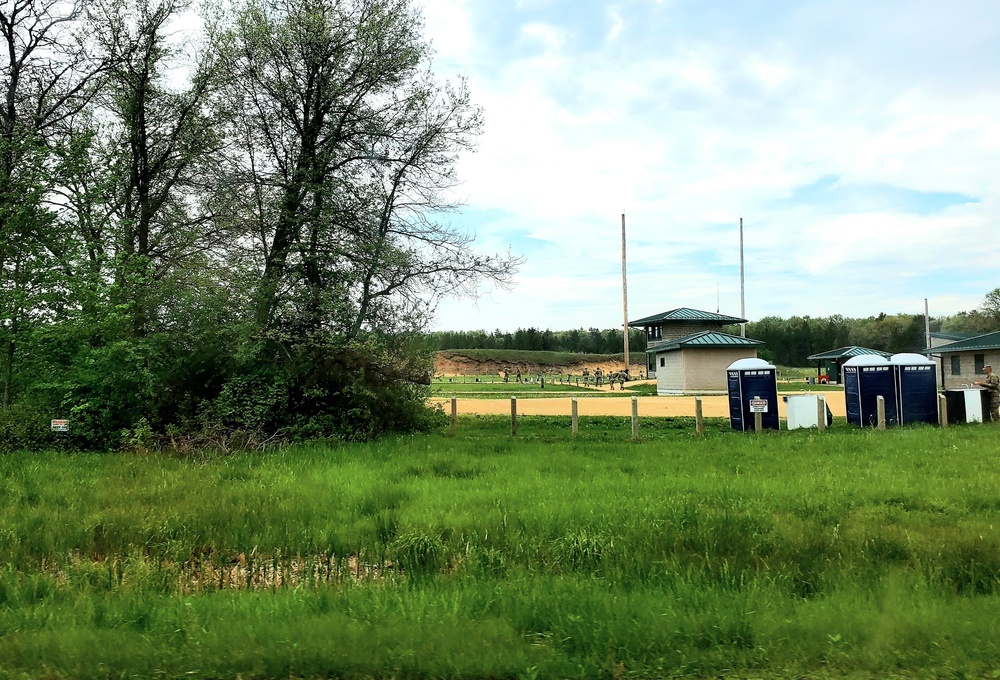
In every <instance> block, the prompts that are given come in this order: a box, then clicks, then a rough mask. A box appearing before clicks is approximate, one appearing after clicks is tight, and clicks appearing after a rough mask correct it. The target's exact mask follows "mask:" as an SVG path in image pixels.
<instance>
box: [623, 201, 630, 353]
mask: <svg viewBox="0 0 1000 680" xmlns="http://www.w3.org/2000/svg"><path fill="white" fill-rule="evenodd" d="M622 315H623V316H624V323H623V324H622V330H623V333H622V335H624V337H625V371H626V372H628V368H629V356H628V286H627V284H626V278H625V213H622Z"/></svg>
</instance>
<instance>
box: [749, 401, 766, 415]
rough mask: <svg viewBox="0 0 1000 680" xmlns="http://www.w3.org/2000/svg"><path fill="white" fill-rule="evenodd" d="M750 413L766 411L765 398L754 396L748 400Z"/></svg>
mask: <svg viewBox="0 0 1000 680" xmlns="http://www.w3.org/2000/svg"><path fill="white" fill-rule="evenodd" d="M750 413H767V399H761V398H760V397H754V398H753V399H751V400H750Z"/></svg>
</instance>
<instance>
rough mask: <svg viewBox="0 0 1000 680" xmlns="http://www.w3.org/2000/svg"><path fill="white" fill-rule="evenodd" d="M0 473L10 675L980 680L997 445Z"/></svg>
mask: <svg viewBox="0 0 1000 680" xmlns="http://www.w3.org/2000/svg"><path fill="white" fill-rule="evenodd" d="M582 422H583V426H582V428H581V435H580V436H579V437H578V438H576V439H575V440H574V439H571V438H570V437H569V436H568V430H569V422H568V418H523V419H522V421H521V427H520V432H521V433H522V436H520V437H518V438H511V437H510V436H509V435H508V434H507V430H506V428H507V423H506V422H505V420H504V419H503V418H463V419H461V421H460V426H459V429H458V432H457V434H455V435H453V436H449V435H446V434H440V435H421V436H413V437H396V438H392V439H387V440H384V441H381V442H377V443H372V444H363V445H362V444H359V445H335V446H334V445H331V446H327V445H313V446H306V447H297V448H292V449H285V450H281V451H278V452H275V453H268V454H258V453H245V454H237V455H231V456H226V457H215V458H207V459H201V460H190V459H179V458H173V457H169V456H166V455H144V456H137V455H126V454H109V455H75V456H70V455H65V454H57V453H42V454H27V453H25V454H16V455H10V456H6V457H3V458H0V564H2V565H5V566H4V567H2V568H0V650H3V653H0V677H19V676H20V675H21V674H28V675H44V676H46V677H107V676H108V675H118V674H133V675H140V676H151V675H155V674H163V675H166V676H168V677H176V676H181V675H185V674H190V675H191V676H193V677H232V676H235V675H237V674H242V675H243V676H244V677H247V676H251V677H253V676H256V677H272V676H277V675H281V676H283V677H289V676H291V677H315V676H329V675H342V676H356V677H390V676H391V677H423V676H433V677H442V676H448V677H464V676H476V677H482V676H491V677H533V676H534V677H568V676H574V677H575V676H580V677H604V676H624V675H628V674H632V675H642V676H663V675H674V674H681V675H684V674H686V675H694V676H702V675H723V676H725V675H728V674H731V675H734V676H745V675H747V674H757V675H787V676H789V677H792V676H801V675H809V674H817V675H822V674H824V673H828V672H830V670H831V669H833V670H834V671H835V672H836V673H837V674H847V675H851V674H856V675H860V676H864V675H867V676H884V675H889V674H894V673H899V674H903V675H915V676H919V675H924V676H927V677H939V676H943V675H954V676H956V677H957V676H959V675H961V674H965V675H980V676H981V675H987V674H989V673H992V672H994V671H995V670H998V669H1000V662H998V659H1000V643H998V641H997V640H996V636H995V634H994V631H995V630H996V627H997V624H998V623H1000V615H998V614H997V612H998V611H1000V610H998V608H997V605H998V604H1000V534H998V529H1000V500H998V498H997V496H996V489H997V488H998V482H1000V472H998V468H997V466H996V464H995V458H996V454H995V450H996V444H995V439H996V437H995V430H994V429H992V428H990V427H987V426H968V427H953V428H950V429H948V430H939V429H936V428H929V427H917V428H902V429H896V430H892V431H889V432H884V433H883V432H877V431H869V430H864V431H861V430H852V429H847V428H843V427H839V428H834V429H833V430H831V431H828V432H827V433H824V434H822V435H821V434H818V433H815V432H813V433H809V432H807V431H795V432H783V433H766V434H763V435H752V434H751V435H744V434H742V433H733V432H729V431H727V429H726V427H725V423H723V422H713V423H712V426H711V427H710V428H709V432H708V434H707V435H706V436H704V437H696V436H694V435H693V434H692V430H693V427H692V426H691V423H690V422H689V421H687V420H686V419H676V420H666V419H665V420H660V421H649V423H648V424H646V423H644V425H643V430H642V432H643V437H644V438H643V440H641V441H639V442H635V443H633V442H629V441H628V433H629V422H628V419H627V418H589V419H584V420H583V421H582Z"/></svg>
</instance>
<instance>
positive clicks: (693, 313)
mask: <svg viewBox="0 0 1000 680" xmlns="http://www.w3.org/2000/svg"><path fill="white" fill-rule="evenodd" d="M692 321H696V322H699V321H700V322H707V323H717V324H728V323H745V322H746V319H740V318H737V317H735V316H727V315H725V314H716V313H715V312H703V311H701V310H700V309H691V308H690V307H679V308H677V309H671V310H670V311H669V312H663V313H662V314H654V315H653V316H647V317H645V318H643V319H638V320H636V321H629V322H628V325H629V326H655V325H660V324H664V323H690V322H692Z"/></svg>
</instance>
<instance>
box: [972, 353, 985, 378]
mask: <svg viewBox="0 0 1000 680" xmlns="http://www.w3.org/2000/svg"><path fill="white" fill-rule="evenodd" d="M973 359H974V360H975V364H976V375H979V374H980V373H982V372H983V366H985V365H986V355H985V354H976V355H975V356H974V357H973Z"/></svg>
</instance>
